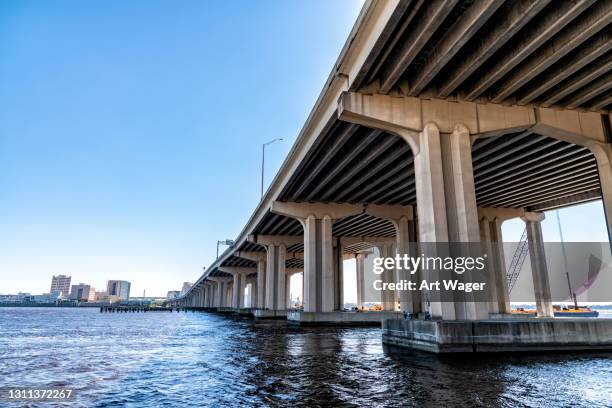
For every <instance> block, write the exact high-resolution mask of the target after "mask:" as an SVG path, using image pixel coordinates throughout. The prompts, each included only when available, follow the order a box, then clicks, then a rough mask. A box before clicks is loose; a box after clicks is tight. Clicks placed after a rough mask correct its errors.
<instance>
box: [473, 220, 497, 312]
mask: <svg viewBox="0 0 612 408" xmlns="http://www.w3.org/2000/svg"><path fill="white" fill-rule="evenodd" d="M478 225H479V227H480V242H481V245H482V249H483V252H484V253H488V254H492V255H491V256H492V257H495V255H494V253H495V252H496V251H495V250H494V246H495V244H494V243H493V242H492V238H491V222H490V221H489V219H488V218H487V217H482V218H481V219H480V221H479V223H478ZM495 266H496V265H495V261H494V259H493V258H490V262H488V263H487V286H488V287H489V293H490V294H491V302H490V303H489V312H490V313H499V312H500V311H499V304H498V302H497V270H496V267H495Z"/></svg>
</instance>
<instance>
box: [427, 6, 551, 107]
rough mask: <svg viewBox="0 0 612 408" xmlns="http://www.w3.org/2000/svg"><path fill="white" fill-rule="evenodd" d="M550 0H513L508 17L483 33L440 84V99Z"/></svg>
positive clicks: (490, 55) (459, 83) (506, 15)
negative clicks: (482, 36)
mask: <svg viewBox="0 0 612 408" xmlns="http://www.w3.org/2000/svg"><path fill="white" fill-rule="evenodd" d="M549 2H550V0H543V1H533V0H520V1H515V2H512V4H511V5H510V6H507V7H506V6H504V7H505V8H506V10H505V11H506V13H505V18H504V19H501V20H500V21H499V22H498V24H496V25H495V26H494V27H492V29H491V30H490V31H489V32H487V33H483V35H485V38H484V39H483V40H482V41H479V43H478V44H477V45H476V46H475V47H474V48H472V49H471V50H467V55H466V56H465V57H463V58H461V60H460V61H457V64H456V66H455V67H454V68H453V69H452V70H451V71H450V72H451V74H450V75H449V76H448V78H446V80H444V82H443V83H442V84H441V85H439V87H438V95H439V96H440V97H441V98H445V97H447V96H448V95H450V93H451V92H453V91H454V90H455V89H457V88H458V87H459V86H460V85H461V84H462V83H463V82H465V80H466V79H468V77H469V76H470V75H472V74H473V73H474V72H475V71H476V70H477V69H478V68H479V67H480V66H481V65H482V64H483V63H484V62H485V61H486V60H488V59H489V58H490V57H492V56H493V54H494V53H495V52H496V51H498V50H499V49H500V48H501V47H502V46H503V45H504V44H506V42H507V41H508V40H509V39H510V38H512V36H514V34H516V33H517V32H518V31H519V30H520V29H521V28H523V27H524V26H525V24H527V23H528V22H529V21H531V19H532V18H533V17H534V16H535V15H536V14H538V13H539V12H540V11H541V10H542V9H543V8H544V7H545V6H546V5H547V4H548V3H549ZM507 4H508V3H507Z"/></svg>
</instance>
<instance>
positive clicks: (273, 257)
mask: <svg viewBox="0 0 612 408" xmlns="http://www.w3.org/2000/svg"><path fill="white" fill-rule="evenodd" d="M267 251H268V256H267V261H266V266H267V270H266V291H265V293H266V302H265V308H266V309H269V310H282V309H283V308H284V306H285V303H286V298H285V280H286V270H285V258H286V254H287V247H286V246H285V245H283V244H280V245H277V244H270V245H267Z"/></svg>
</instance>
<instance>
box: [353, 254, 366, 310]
mask: <svg viewBox="0 0 612 408" xmlns="http://www.w3.org/2000/svg"><path fill="white" fill-rule="evenodd" d="M365 258H366V254H357V256H356V257H355V262H356V264H357V266H356V275H357V276H356V277H357V309H359V310H362V309H363V307H364V303H365V270H364V268H365Z"/></svg>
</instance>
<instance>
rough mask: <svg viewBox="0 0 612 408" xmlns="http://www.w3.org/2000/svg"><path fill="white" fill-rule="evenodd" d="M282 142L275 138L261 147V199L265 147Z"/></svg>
mask: <svg viewBox="0 0 612 408" xmlns="http://www.w3.org/2000/svg"><path fill="white" fill-rule="evenodd" d="M281 140H283V138H282V137H277V138H276V139H273V140H270V141H269V142H266V143H264V144H262V145H261V198H263V193H264V188H263V185H264V164H265V162H266V146H267V145H270V144H272V143H274V142H278V141H281Z"/></svg>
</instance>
